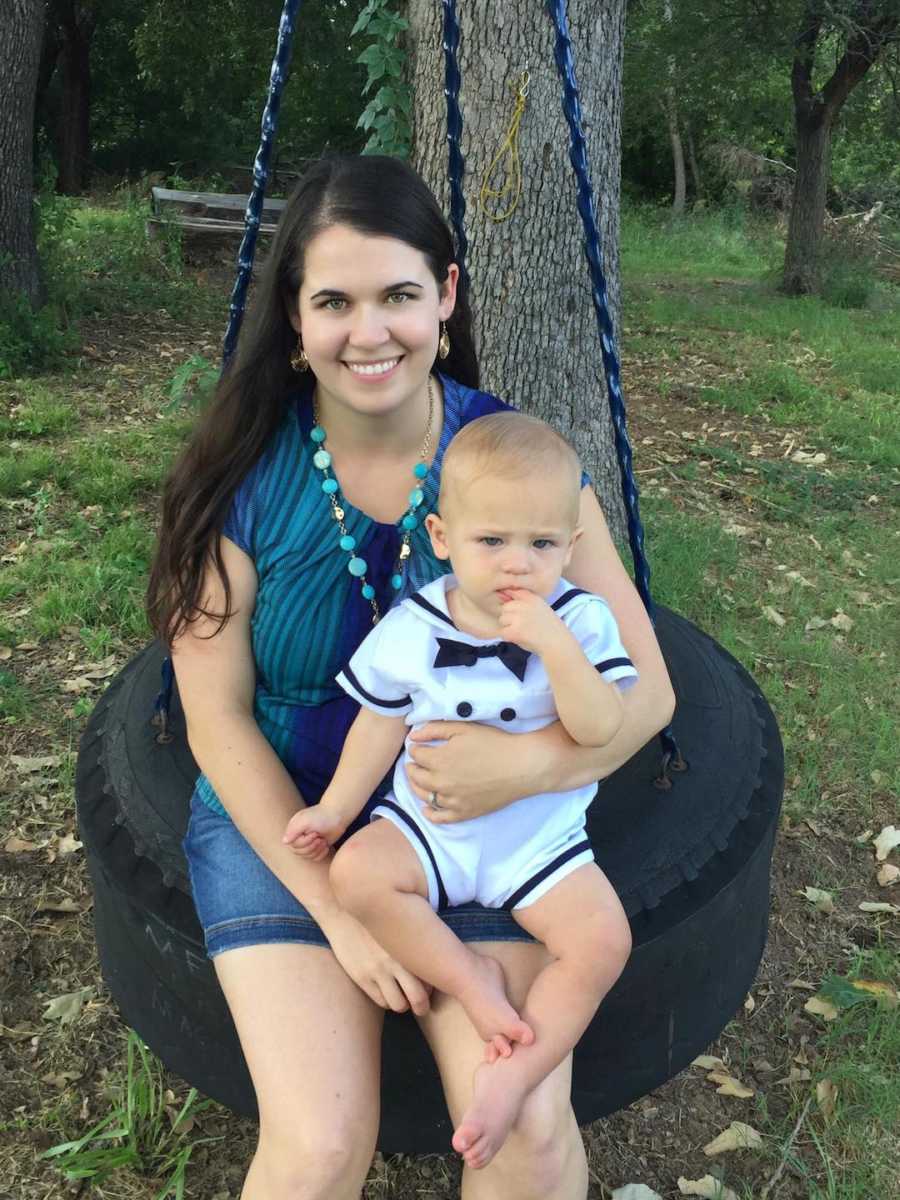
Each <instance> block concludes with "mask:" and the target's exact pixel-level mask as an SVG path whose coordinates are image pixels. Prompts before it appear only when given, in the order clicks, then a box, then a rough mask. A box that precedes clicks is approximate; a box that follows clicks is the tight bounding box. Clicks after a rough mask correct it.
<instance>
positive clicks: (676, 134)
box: [665, 87, 687, 217]
mask: <svg viewBox="0 0 900 1200" xmlns="http://www.w3.org/2000/svg"><path fill="white" fill-rule="evenodd" d="M665 110H666V122H667V124H668V126H669V142H670V143H671V146H672V166H673V167H674V170H675V193H674V195H673V197H672V216H673V217H683V216H684V206H685V201H686V199H687V181H686V178H685V172H684V144H683V143H682V140H681V131H680V130H679V128H678V105H677V104H676V102H675V89H674V88H671V87H670V88H666V99H665Z"/></svg>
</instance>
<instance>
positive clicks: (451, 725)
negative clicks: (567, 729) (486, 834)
mask: <svg viewBox="0 0 900 1200" xmlns="http://www.w3.org/2000/svg"><path fill="white" fill-rule="evenodd" d="M548 728H549V727H548ZM540 732H541V733H543V732H544V731H543V730H542V731H540ZM426 742H436V743H437V745H433V746H429V745H424V744H423V743H426ZM546 742H547V739H545V738H542V737H540V736H534V735H532V734H527V733H505V732H504V731H503V730H502V729H495V728H494V727H493V726H491V725H479V724H478V723H477V722H476V721H431V722H430V723H429V724H428V725H423V726H422V728H421V729H418V730H416V731H415V732H413V733H411V734H410V735H409V739H408V743H407V744H408V746H409V754H410V757H411V759H412V762H410V763H408V764H407V768H406V774H407V777H408V779H409V781H410V783H411V784H412V788H413V791H414V792H415V793H416V795H417V796H418V797H419V799H420V800H421V801H422V802H423V810H422V811H423V814H424V816H425V817H426V818H427V819H428V820H429V821H431V822H432V823H433V824H435V825H447V824H452V823H453V822H455V821H468V820H470V819H471V818H472V817H480V816H481V815H482V814H483V813H487V812H493V811H494V810H495V809H498V808H505V807H506V805H507V804H511V803H512V802H513V801H514V800H520V799H521V798H522V797H523V796H530V795H533V794H534V793H535V792H539V791H542V790H547V789H545V788H543V787H542V785H541V780H542V779H543V772H544V771H545V770H546V768H547V765H548V760H547V753H546V752H547V744H546ZM432 792H434V793H435V794H436V796H437V802H438V804H439V805H440V807H439V808H430V807H428V799H429V796H430V794H431V793H432Z"/></svg>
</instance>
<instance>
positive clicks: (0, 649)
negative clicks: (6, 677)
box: [0, 646, 12, 662]
mask: <svg viewBox="0 0 900 1200" xmlns="http://www.w3.org/2000/svg"><path fill="white" fill-rule="evenodd" d="M10 658H12V647H11V646H0V662H7V661H8V660H9V659H10Z"/></svg>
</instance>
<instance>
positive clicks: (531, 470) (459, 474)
mask: <svg viewBox="0 0 900 1200" xmlns="http://www.w3.org/2000/svg"><path fill="white" fill-rule="evenodd" d="M482 475H493V476H499V477H501V478H506V479H510V478H512V479H526V478H531V477H535V479H536V486H538V487H540V485H541V482H543V481H545V480H547V479H553V480H555V481H557V482H558V483H560V484H561V485H562V486H564V487H567V488H568V489H569V490H570V492H571V504H572V524H573V526H574V525H575V524H576V523H577V519H578V510H579V503H580V496H581V463H580V462H579V460H578V455H577V454H576V453H575V451H574V450H573V448H572V447H571V446H570V445H569V443H568V442H567V441H566V439H565V438H564V437H563V436H562V435H561V434H559V433H557V432H556V430H555V429H551V427H550V426H549V425H548V424H547V423H546V422H545V421H540V420H538V418H537V417H529V416H527V415H526V414H525V413H519V412H500V413H492V414H491V415H490V416H487V417H478V418H477V419H476V420H474V421H470V422H469V424H468V425H464V426H463V428H462V429H461V430H460V431H459V433H457V434H456V436H455V437H454V438H453V439H452V441H451V442H450V445H449V446H448V447H447V450H446V453H445V454H444V461H443V464H442V466H441V491H440V497H439V500H438V506H439V510H440V512H441V513H444V511H445V508H446V507H447V504H448V501H449V502H451V503H452V496H453V495H454V494H459V493H460V492H461V491H462V488H463V487H464V485H465V484H466V483H471V482H473V481H474V480H475V479H477V478H479V477H480V476H482Z"/></svg>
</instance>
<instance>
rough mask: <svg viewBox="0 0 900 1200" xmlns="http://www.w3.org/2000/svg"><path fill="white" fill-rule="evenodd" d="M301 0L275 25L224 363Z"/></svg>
mask: <svg viewBox="0 0 900 1200" xmlns="http://www.w3.org/2000/svg"><path fill="white" fill-rule="evenodd" d="M299 8H300V0H285V2H284V8H283V9H282V12H281V20H280V22H279V25H278V45H277V46H276V49H275V59H274V61H273V63H272V72H271V75H270V76H269V94H268V97H267V98H266V106H265V108H264V109H263V115H262V123H261V124H262V134H261V137H260V142H259V149H258V150H257V152H256V158H255V159H254V162H253V190H252V191H251V193H250V199H249V201H248V203H247V212H246V215H245V217H244V237H243V239H242V241H241V248H240V250H239V251H238V274H237V279H236V280H235V281H234V289H233V290H232V293H231V304H230V306H229V312H230V314H231V315H230V318H229V321H228V329H227V330H226V332H225V341H224V344H223V347H222V366H223V367H224V366H225V365H226V364H227V363H228V360H229V359H230V358H231V356H232V354H233V353H234V348H235V346H236V345H237V339H238V333H239V332H240V328H241V322H242V321H243V319H244V307H245V305H246V303H247V289H248V287H249V286H250V276H251V273H252V271H253V258H254V255H255V253H256V239H257V235H258V234H259V222H260V218H261V217H262V211H263V201H264V200H265V196H266V184H267V182H268V179H269V161H270V159H271V157H272V147H273V145H274V144H275V130H276V128H277V126H278V113H279V110H280V108H281V93H282V91H283V90H284V85H285V81H286V78H287V71H288V66H289V65H290V61H291V49H292V46H293V41H294V26H295V23H296V19H297V11H298V9H299Z"/></svg>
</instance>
